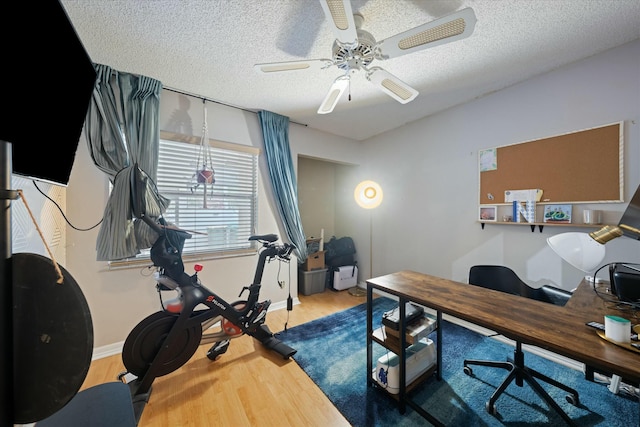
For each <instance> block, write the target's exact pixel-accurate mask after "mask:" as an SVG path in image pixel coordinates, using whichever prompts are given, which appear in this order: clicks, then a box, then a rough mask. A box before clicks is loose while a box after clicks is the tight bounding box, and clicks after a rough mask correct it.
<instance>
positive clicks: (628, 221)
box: [547, 186, 640, 280]
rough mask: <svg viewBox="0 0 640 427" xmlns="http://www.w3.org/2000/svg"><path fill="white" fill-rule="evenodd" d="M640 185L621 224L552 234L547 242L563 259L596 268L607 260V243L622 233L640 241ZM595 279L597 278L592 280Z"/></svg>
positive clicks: (590, 268)
mask: <svg viewBox="0 0 640 427" xmlns="http://www.w3.org/2000/svg"><path fill="white" fill-rule="evenodd" d="M639 227H640V186H638V189H636V192H635V194H634V195H633V197H632V198H631V201H630V202H629V206H627V209H626V210H625V211H624V214H623V215H622V218H621V219H620V222H619V223H618V225H617V226H613V225H605V226H604V227H602V228H600V229H599V230H597V231H593V232H591V233H589V234H586V233H562V234H556V235H555V236H551V237H549V238H548V239H547V243H548V244H549V246H550V247H551V249H553V250H554V251H555V253H557V254H558V255H559V256H560V257H561V258H562V259H564V260H565V261H567V262H568V263H569V264H571V265H572V266H574V267H576V268H577V269H579V270H582V271H584V272H589V271H591V270H593V269H595V268H596V267H597V266H598V265H599V264H600V263H601V262H602V260H603V259H604V255H605V248H604V245H605V243H607V242H608V241H610V240H613V239H615V238H616V237H620V236H623V235H624V236H627V237H631V238H633V239H636V240H640V228H639ZM592 280H595V279H592Z"/></svg>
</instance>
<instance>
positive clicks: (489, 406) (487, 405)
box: [484, 402, 498, 415]
mask: <svg viewBox="0 0 640 427" xmlns="http://www.w3.org/2000/svg"><path fill="white" fill-rule="evenodd" d="M484 406H485V408H486V410H487V412H488V413H489V414H491V415H498V410H497V409H496V405H492V404H491V403H489V402H487V403H485V405H484Z"/></svg>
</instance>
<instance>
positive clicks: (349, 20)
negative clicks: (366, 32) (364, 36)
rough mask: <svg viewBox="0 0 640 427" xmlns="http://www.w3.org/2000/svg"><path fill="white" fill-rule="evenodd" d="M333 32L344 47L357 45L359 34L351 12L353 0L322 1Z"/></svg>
mask: <svg viewBox="0 0 640 427" xmlns="http://www.w3.org/2000/svg"><path fill="white" fill-rule="evenodd" d="M320 4H321V5H322V10H323V11H324V14H325V16H326V17H327V21H329V25H330V26H331V31H333V33H334V34H335V36H336V39H337V40H338V42H340V44H342V45H352V44H356V43H357V41H358V34H357V32H356V23H355V20H354V19H353V12H352V11H351V0H320Z"/></svg>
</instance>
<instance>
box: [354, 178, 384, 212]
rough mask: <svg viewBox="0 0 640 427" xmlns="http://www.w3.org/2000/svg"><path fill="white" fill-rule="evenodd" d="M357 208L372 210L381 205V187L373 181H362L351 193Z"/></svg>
mask: <svg viewBox="0 0 640 427" xmlns="http://www.w3.org/2000/svg"><path fill="white" fill-rule="evenodd" d="M353 197H354V198H355V199H356V203H357V204H358V206H360V207H363V208H365V209H373V208H376V207H378V206H380V203H382V187H380V185H378V183H376V182H373V181H362V182H361V183H360V184H358V185H357V186H356V189H355V191H354V192H353Z"/></svg>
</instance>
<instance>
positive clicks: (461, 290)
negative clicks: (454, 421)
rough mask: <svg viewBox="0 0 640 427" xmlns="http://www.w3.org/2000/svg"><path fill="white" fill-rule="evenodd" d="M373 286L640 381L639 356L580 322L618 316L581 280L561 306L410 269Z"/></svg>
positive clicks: (373, 282) (633, 381) (372, 282)
mask: <svg viewBox="0 0 640 427" xmlns="http://www.w3.org/2000/svg"><path fill="white" fill-rule="evenodd" d="M376 289H377V290H380V291H384V292H386V293H389V294H391V295H394V296H397V297H398V298H401V299H403V300H409V301H414V302H416V303H418V304H420V305H423V306H425V307H429V308H432V309H434V310H437V311H439V312H442V313H446V314H449V315H451V316H455V317H457V318H459V319H463V320H466V321H468V322H470V323H473V324H476V325H479V326H483V327H485V328H487V329H490V330H492V331H496V332H498V333H500V334H501V335H504V336H505V337H508V338H510V339H512V340H514V341H520V342H522V343H523V344H530V345H534V346H536V347H540V348H544V349H546V350H549V351H552V352H554V353H557V354H560V355H562V356H566V357H568V358H570V359H574V360H576V361H578V362H582V363H584V364H585V365H586V366H587V367H588V369H593V370H596V371H599V372H605V373H609V374H616V375H619V376H621V377H622V378H624V380H625V381H626V382H629V383H630V384H633V385H635V386H637V385H639V384H640V355H638V354H636V353H634V352H632V351H629V350H625V349H624V348H621V347H618V346H616V345H614V344H611V343H609V342H607V341H605V340H603V339H602V338H600V337H599V336H598V335H597V334H596V332H595V330H593V329H592V328H590V327H588V326H586V325H585V323H586V322H589V321H594V320H595V321H597V322H600V323H604V315H605V314H616V315H619V316H620V315H621V313H620V312H619V311H617V310H616V309H615V308H612V307H610V305H611V304H610V303H606V302H605V301H603V300H602V299H601V298H599V297H598V296H597V295H596V294H595V292H594V290H593V288H592V287H591V285H590V284H589V283H587V282H585V281H582V282H581V283H580V285H579V286H578V288H577V289H576V291H575V292H574V294H573V296H572V297H571V298H570V299H569V302H568V303H567V304H566V305H565V306H557V305H553V304H548V303H544V302H541V301H536V300H532V299H528V298H523V297H520V296H517V295H511V294H507V293H504V292H499V291H494V290H491V289H486V288H482V287H480V286H471V285H469V284H466V283H460V282H455V281H452V280H447V279H443V278H441V277H436V276H431V275H428V274H423V273H417V272H415V271H400V272H397V273H392V274H388V275H385V276H380V277H375V278H373V279H369V280H367V290H368V292H370V291H371V290H376ZM369 296H370V295H369ZM444 341H445V342H446V337H444ZM440 344H441V342H438V346H440ZM460 369H462V366H461V367H460ZM411 406H413V405H411Z"/></svg>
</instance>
